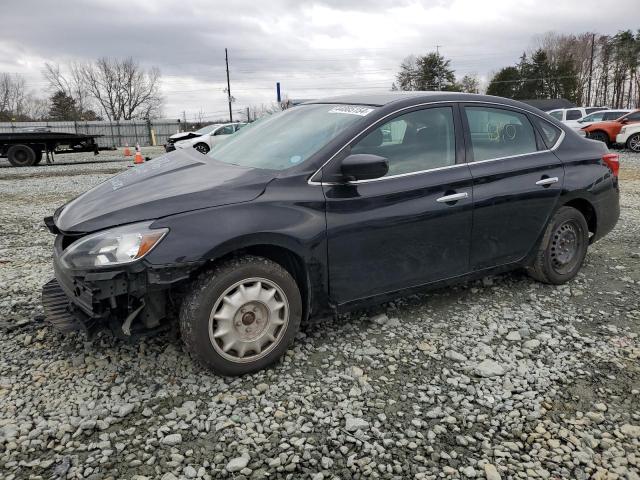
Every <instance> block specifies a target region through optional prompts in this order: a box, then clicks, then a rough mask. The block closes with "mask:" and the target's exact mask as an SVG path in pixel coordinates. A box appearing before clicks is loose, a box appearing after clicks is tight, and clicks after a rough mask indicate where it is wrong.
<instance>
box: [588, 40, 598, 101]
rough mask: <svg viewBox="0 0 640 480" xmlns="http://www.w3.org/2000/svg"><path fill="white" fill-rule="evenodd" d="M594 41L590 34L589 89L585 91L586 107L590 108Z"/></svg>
mask: <svg viewBox="0 0 640 480" xmlns="http://www.w3.org/2000/svg"><path fill="white" fill-rule="evenodd" d="M595 41H596V34H595V33H592V34H591V60H590V61H589V87H588V90H587V107H590V106H591V77H592V76H593V46H594V43H595Z"/></svg>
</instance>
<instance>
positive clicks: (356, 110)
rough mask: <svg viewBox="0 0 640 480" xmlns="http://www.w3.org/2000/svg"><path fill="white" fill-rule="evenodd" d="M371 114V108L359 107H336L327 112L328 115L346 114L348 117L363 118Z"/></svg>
mask: <svg viewBox="0 0 640 480" xmlns="http://www.w3.org/2000/svg"><path fill="white" fill-rule="evenodd" d="M371 112H373V108H370V107H362V106H360V105H338V106H337V107H333V108H332V109H331V110H329V113H348V114H349V115H359V116H361V117H364V116H365V115H368V114H369V113H371Z"/></svg>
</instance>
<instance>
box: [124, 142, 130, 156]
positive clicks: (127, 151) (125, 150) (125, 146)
mask: <svg viewBox="0 0 640 480" xmlns="http://www.w3.org/2000/svg"><path fill="white" fill-rule="evenodd" d="M124 156H125V157H130V156H131V149H130V148H129V144H128V143H127V142H125V144H124Z"/></svg>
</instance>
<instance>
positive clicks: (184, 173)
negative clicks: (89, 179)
mask: <svg viewBox="0 0 640 480" xmlns="http://www.w3.org/2000/svg"><path fill="white" fill-rule="evenodd" d="M273 178H274V176H273V174H272V173H271V172H268V171H264V170H257V169H250V168H244V167H238V166H235V165H229V164H226V163H221V162H216V161H215V160H214V159H211V158H209V157H205V156H203V155H202V154H200V153H198V152H197V151H195V150H192V149H184V150H176V151H175V152H171V153H169V154H166V155H163V156H162V157H160V158H157V159H155V160H154V161H152V162H147V163H145V164H143V165H140V166H138V167H135V168H130V169H128V170H127V171H125V172H122V173H120V174H118V175H116V176H115V177H113V178H110V179H109V180H107V181H106V182H103V183H102V184H100V185H98V186H97V187H95V188H93V189H91V190H89V191H88V192H86V193H84V194H82V195H80V196H79V197H77V198H76V199H74V200H72V201H71V202H70V203H69V204H67V205H66V206H65V208H64V209H63V210H62V212H60V213H59V214H58V215H57V216H56V217H55V218H54V220H55V224H56V226H57V227H58V229H59V230H60V231H62V232H92V231H96V230H102V229H104V228H108V227H113V226H116V225H122V224H125V223H133V222H137V221H142V220H149V219H153V220H155V219H157V218H160V217H165V216H169V215H175V214H177V213H182V212H185V211H191V210H197V209H201V208H208V207H214V206H220V205H226V204H230V203H237V202H247V201H250V200H253V199H254V198H256V197H257V196H258V195H260V194H261V193H262V192H263V191H264V187H265V185H266V184H267V183H268V182H269V181H270V180H272V179H273Z"/></svg>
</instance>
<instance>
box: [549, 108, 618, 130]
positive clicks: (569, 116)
mask: <svg viewBox="0 0 640 480" xmlns="http://www.w3.org/2000/svg"><path fill="white" fill-rule="evenodd" d="M608 109H609V108H608V107H574V108H558V109H557V110H551V111H549V112H547V113H548V114H549V115H551V116H552V117H553V118H555V119H556V120H560V121H561V122H562V123H564V124H565V125H567V126H568V127H571V128H573V129H574V130H579V129H580V128H582V127H584V126H585V125H582V124H580V123H579V122H578V120H580V119H582V118H583V117H586V116H587V115H591V114H592V113H595V112H600V111H603V110H608ZM616 118H617V117H616Z"/></svg>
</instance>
